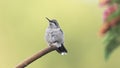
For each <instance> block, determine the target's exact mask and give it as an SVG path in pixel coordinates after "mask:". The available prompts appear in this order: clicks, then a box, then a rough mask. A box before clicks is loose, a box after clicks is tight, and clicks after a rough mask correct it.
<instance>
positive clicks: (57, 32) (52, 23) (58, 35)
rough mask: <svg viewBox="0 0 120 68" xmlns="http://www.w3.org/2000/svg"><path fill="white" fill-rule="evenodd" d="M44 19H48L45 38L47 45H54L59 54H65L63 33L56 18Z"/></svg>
mask: <svg viewBox="0 0 120 68" xmlns="http://www.w3.org/2000/svg"><path fill="white" fill-rule="evenodd" d="M46 19H47V20H48V21H49V26H48V28H47V29H46V33H45V39H46V41H47V43H48V45H49V46H51V45H54V46H56V47H57V49H56V51H57V52H58V53H60V54H61V55H66V54H67V50H66V48H65V47H64V34H63V31H62V30H61V28H60V26H59V24H58V22H57V20H55V19H52V20H50V19H48V18H47V17H46Z"/></svg>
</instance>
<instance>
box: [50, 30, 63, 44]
mask: <svg viewBox="0 0 120 68" xmlns="http://www.w3.org/2000/svg"><path fill="white" fill-rule="evenodd" d="M52 37H53V38H54V40H55V41H56V42H60V43H62V42H64V35H63V32H62V30H61V29H56V30H54V32H53V36H52Z"/></svg>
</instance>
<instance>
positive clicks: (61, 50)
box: [56, 44, 67, 55]
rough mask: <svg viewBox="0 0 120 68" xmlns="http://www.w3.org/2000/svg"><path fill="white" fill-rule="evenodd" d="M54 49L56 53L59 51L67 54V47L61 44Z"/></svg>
mask: <svg viewBox="0 0 120 68" xmlns="http://www.w3.org/2000/svg"><path fill="white" fill-rule="evenodd" d="M56 51H57V52H58V53H60V54H61V55H66V54H67V49H66V48H65V47H64V45H63V44H61V47H59V48H58V49H57V50H56Z"/></svg>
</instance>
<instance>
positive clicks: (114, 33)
mask: <svg viewBox="0 0 120 68" xmlns="http://www.w3.org/2000/svg"><path fill="white" fill-rule="evenodd" d="M104 43H105V44H106V48H105V59H106V60H107V59H108V58H109V56H110V55H111V54H112V52H113V51H114V50H115V49H116V48H117V47H118V46H119V45H120V24H118V25H117V26H114V27H112V28H111V29H110V30H109V32H108V33H107V34H106V36H105V38H104Z"/></svg>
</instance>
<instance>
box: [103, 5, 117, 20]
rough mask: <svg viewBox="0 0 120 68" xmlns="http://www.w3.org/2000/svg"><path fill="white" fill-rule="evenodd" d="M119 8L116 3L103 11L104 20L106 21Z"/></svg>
mask: <svg viewBox="0 0 120 68" xmlns="http://www.w3.org/2000/svg"><path fill="white" fill-rule="evenodd" d="M116 10H117V6H116V5H112V6H108V7H107V9H106V10H105V11H104V13H103V21H106V20H107V18H108V16H109V15H111V14H112V13H114V12H115V11H116Z"/></svg>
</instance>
